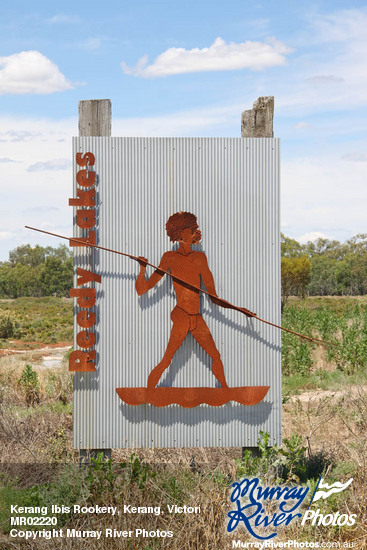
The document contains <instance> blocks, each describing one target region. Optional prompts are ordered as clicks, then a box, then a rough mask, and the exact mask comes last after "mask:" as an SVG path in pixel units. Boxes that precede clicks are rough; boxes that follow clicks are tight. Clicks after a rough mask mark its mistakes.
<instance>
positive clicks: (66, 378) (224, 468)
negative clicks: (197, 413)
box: [0, 298, 367, 550]
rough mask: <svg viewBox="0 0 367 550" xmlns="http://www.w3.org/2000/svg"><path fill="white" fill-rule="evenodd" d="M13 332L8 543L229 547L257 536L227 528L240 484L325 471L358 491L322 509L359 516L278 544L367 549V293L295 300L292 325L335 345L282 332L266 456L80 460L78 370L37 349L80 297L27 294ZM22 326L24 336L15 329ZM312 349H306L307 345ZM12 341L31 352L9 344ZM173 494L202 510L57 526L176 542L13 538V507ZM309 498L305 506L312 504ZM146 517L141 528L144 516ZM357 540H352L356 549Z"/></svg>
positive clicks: (4, 436)
mask: <svg viewBox="0 0 367 550" xmlns="http://www.w3.org/2000/svg"><path fill="white" fill-rule="evenodd" d="M0 306H1V309H0V312H1V313H0V315H1V316H2V318H4V317H5V318H6V317H7V316H9V318H11V320H12V323H13V329H14V331H15V332H14V333H13V336H11V337H9V338H3V339H2V340H1V345H2V350H1V349H0V351H3V352H4V353H3V355H2V356H0V549H1V550H10V549H13V548H19V549H27V550H43V549H44V550H46V549H47V550H48V549H51V548H52V549H59V548H60V549H69V548H73V549H74V548H75V549H78V550H79V549H84V548H90V547H91V545H92V544H93V548H96V549H98V550H99V549H102V548H103V549H104V548H106V549H110V548H111V549H112V548H128V549H130V548H131V549H135V548H137V549H142V550H148V549H149V550H150V549H151V548H152V549H154V548H158V549H159V548H167V549H169V550H178V549H183V550H186V549H187V550H189V549H198V550H199V549H211V550H222V549H226V548H228V549H229V548H231V547H232V546H231V541H232V539H241V540H242V541H246V540H247V541H252V540H253V539H251V537H249V535H248V533H247V531H246V530H245V529H242V530H241V528H238V530H237V531H236V533H235V534H231V535H229V534H227V533H226V529H225V526H226V515H227V513H228V510H229V509H231V508H230V503H229V492H230V491H229V488H230V485H231V482H233V481H234V480H236V479H241V478H243V477H245V476H259V477H260V478H261V479H262V480H263V484H272V483H273V484H274V483H284V482H287V483H288V484H293V485H294V484H298V483H301V484H302V485H303V486H304V487H306V486H308V487H309V488H310V491H312V490H313V489H314V488H315V486H316V483H317V480H318V478H319V476H320V475H323V476H324V477H326V478H327V481H328V483H332V482H334V481H346V480H348V479H349V478H350V477H353V478H354V481H353V484H352V486H351V488H350V489H348V490H346V491H345V492H343V493H340V494H338V495H334V496H333V497H331V498H329V499H327V500H326V501H322V502H320V509H322V513H324V514H331V513H335V512H336V511H339V513H340V514H344V513H345V514H357V518H358V520H357V522H356V524H355V525H354V526H353V527H343V528H340V527H338V526H332V525H331V526H330V525H329V526H322V525H321V526H314V527H310V526H309V527H306V526H305V527H301V525H300V523H299V522H293V523H291V525H290V526H288V527H284V528H282V529H281V530H280V531H279V535H278V537H277V541H279V540H283V541H287V540H289V539H295V540H299V541H306V540H309V541H320V542H321V541H322V542H325V541H326V542H327V541H339V542H340V543H343V544H344V543H346V542H348V543H352V542H354V546H353V548H355V549H360V550H362V549H365V548H366V547H367V510H366V505H367V498H366V497H367V495H366V487H367V391H366V344H367V343H366V340H367V338H366V335H367V334H366V330H367V329H366V317H367V300H365V299H364V298H363V299H359V298H357V299H356V298H322V299H318V298H312V299H307V300H305V301H300V300H290V302H289V304H288V306H287V308H286V310H285V312H284V316H283V324H284V326H289V327H292V328H294V329H295V330H296V331H299V332H304V333H305V334H307V335H310V336H311V335H313V336H315V337H319V338H322V339H325V340H327V341H331V342H333V343H334V344H335V346H331V347H330V346H316V345H310V344H305V343H303V342H302V341H300V340H299V338H296V337H293V336H288V335H285V336H284V338H283V372H284V377H283V385H284V396H283V401H284V403H283V427H282V430H283V441H284V444H283V447H282V448H268V447H267V445H266V434H263V436H262V437H261V439H260V440H259V454H258V456H255V455H252V454H249V453H246V454H245V456H244V457H243V459H241V451H240V449H161V450H135V454H132V451H128V450H114V451H113V454H112V462H107V463H104V462H101V461H100V460H97V461H96V463H95V465H94V468H92V469H91V468H87V467H84V468H79V467H78V465H77V462H78V456H77V453H76V452H75V451H74V450H73V449H72V405H71V403H72V376H71V375H70V374H69V373H68V370H67V359H66V354H67V352H66V350H65V359H64V361H63V363H62V366H61V367H60V368H57V369H46V368H44V367H42V365H41V363H40V362H39V359H37V357H38V356H37V355H36V348H37V346H38V347H41V346H45V345H50V344H57V343H60V342H63V343H71V317H72V303H71V302H70V301H69V300H60V299H56V298H47V299H38V300H37V299H19V300H14V301H11V302H9V301H3V302H1V304H0ZM17 330H18V331H19V333H17V332H16V331H17ZM305 346H307V348H306V347H305ZM5 350H10V351H13V352H19V351H21V350H22V351H23V352H22V353H8V352H6V353H5ZM124 503H128V504H132V505H134V506H143V505H147V504H149V505H155V506H159V505H161V506H162V507H165V506H166V504H167V503H169V504H177V505H179V506H181V505H184V504H187V505H190V506H200V507H201V513H200V514H199V515H195V516H193V515H185V514H173V515H168V514H167V515H166V516H155V515H149V517H143V521H142V519H141V516H139V515H136V516H129V517H126V515H121V516H119V517H117V518H114V519H113V520H111V518H106V517H105V516H103V515H102V516H100V515H92V516H88V519H87V520H86V516H85V515H81V514H78V513H74V512H73V511H71V512H70V513H69V512H68V513H59V514H58V528H61V527H62V528H65V529H66V528H67V527H71V528H75V529H78V528H80V529H83V528H84V529H103V528H106V527H112V528H116V529H119V530H123V529H134V528H135V527H148V526H149V529H150V530H158V529H159V530H166V531H167V530H172V531H173V532H174V537H173V538H172V539H168V538H162V537H159V536H157V537H156V538H152V539H146V540H144V539H143V538H142V539H135V538H134V539H132V540H128V539H125V540H124V541H120V540H118V539H117V540H116V539H110V540H109V539H103V540H100V541H92V542H91V541H90V540H88V539H86V540H79V539H62V540H58V539H56V538H55V539H53V540H52V541H50V540H45V539H38V540H37V541H36V542H31V541H28V542H27V541H24V540H21V539H11V537H10V536H9V529H10V525H9V506H10V504H20V505H23V506H30V505H38V506H43V505H44V506H51V505H52V504H59V505H60V504H64V505H65V506H72V505H73V504H83V505H87V506H92V505H96V504H100V505H106V504H108V505H111V506H113V505H116V506H119V507H122V506H123V504H124ZM306 507H307V506H306ZM143 523H144V525H143ZM349 547H352V546H349Z"/></svg>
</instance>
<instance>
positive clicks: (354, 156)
mask: <svg viewBox="0 0 367 550" xmlns="http://www.w3.org/2000/svg"><path fill="white" fill-rule="evenodd" d="M342 159H343V160H348V161H350V162H367V153H349V154H347V155H343V156H342Z"/></svg>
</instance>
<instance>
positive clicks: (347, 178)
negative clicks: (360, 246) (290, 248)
mask: <svg viewBox="0 0 367 550" xmlns="http://www.w3.org/2000/svg"><path fill="white" fill-rule="evenodd" d="M366 177H367V169H366V164H365V163H363V162H359V163H356V164H355V165H354V167H353V174H352V175H351V171H350V166H349V163H347V162H345V161H343V160H342V159H341V158H340V157H338V154H337V153H335V154H326V153H325V154H324V155H323V154H320V155H319V156H316V155H315V154H313V155H309V156H307V157H300V158H294V159H292V160H285V161H283V163H282V222H283V223H285V224H287V235H289V236H291V237H294V238H297V237H298V236H299V235H301V236H302V235H307V234H308V233H321V234H323V235H328V236H329V237H330V238H333V239H337V240H340V241H344V240H346V239H347V238H349V237H351V236H352V235H356V234H357V233H363V231H364V229H363V228H364V227H365V225H366V223H365V219H366V214H365V208H364V205H365V204H366V201H367V187H366V184H365V182H366Z"/></svg>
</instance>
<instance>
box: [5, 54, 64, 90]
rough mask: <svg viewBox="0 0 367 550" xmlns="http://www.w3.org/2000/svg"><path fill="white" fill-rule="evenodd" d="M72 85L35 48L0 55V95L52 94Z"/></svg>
mask: <svg viewBox="0 0 367 550" xmlns="http://www.w3.org/2000/svg"><path fill="white" fill-rule="evenodd" d="M71 88H73V85H72V84H71V82H70V81H69V80H67V79H66V78H65V76H64V75H63V74H62V73H61V72H60V71H59V69H58V67H57V66H56V65H55V64H54V63H52V61H50V60H49V59H48V58H47V57H45V56H44V55H42V54H41V53H40V52H37V51H35V50H30V51H25V52H20V53H16V54H13V55H9V56H8V57H0V95H4V94H52V93H54V92H62V91H65V90H70V89H71Z"/></svg>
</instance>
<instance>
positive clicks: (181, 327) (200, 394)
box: [117, 212, 269, 407]
mask: <svg viewBox="0 0 367 550" xmlns="http://www.w3.org/2000/svg"><path fill="white" fill-rule="evenodd" d="M166 231H167V234H168V236H169V238H170V240H171V241H172V242H178V243H179V247H178V248H177V249H176V250H172V251H169V252H166V253H165V254H163V256H162V259H161V261H160V264H159V267H158V269H156V270H155V271H154V273H153V274H152V275H151V277H149V279H145V269H146V265H147V263H148V260H147V259H146V258H143V257H139V258H138V261H139V264H140V272H139V275H138V278H137V280H136V284H135V288H136V291H137V293H138V295H139V296H141V295H142V294H144V293H145V292H148V290H150V289H151V288H153V287H154V286H155V285H156V284H157V283H158V282H159V281H160V279H161V278H162V277H163V275H164V274H165V273H166V272H167V271H169V272H170V275H171V277H172V280H173V287H174V289H175V293H176V298H177V305H176V306H175V307H174V309H173V310H172V312H171V320H172V323H173V324H172V328H171V334H170V337H169V341H168V345H167V349H166V351H165V353H164V355H163V357H162V359H161V361H160V362H159V363H158V365H156V366H155V367H154V368H153V370H152V372H151V373H150V374H149V376H148V384H147V388H146V389H145V388H118V389H117V393H118V395H119V396H120V397H121V399H123V401H125V402H126V403H131V404H139V403H151V404H152V405H155V406H157V407H164V406H166V405H169V404H172V403H178V404H180V405H181V406H183V407H196V406H197V405H199V404H201V403H208V404H209V405H212V406H216V407H217V406H221V405H223V404H224V403H227V402H228V401H231V400H235V401H238V400H240V401H239V402H243V404H250V405H251V404H255V403H258V402H259V401H261V400H262V399H263V397H264V396H265V395H266V393H267V391H268V389H269V388H268V386H265V387H261V386H258V387H254V388H228V384H227V381H226V377H225V373H224V367H223V363H222V360H221V356H220V353H219V351H218V349H217V347H216V345H215V342H214V339H213V337H212V335H211V333H210V330H209V328H208V326H207V324H206V323H205V321H204V319H203V317H202V316H201V313H200V284H201V281H202V282H203V283H204V285H205V287H206V290H207V292H208V294H209V296H210V298H211V300H212V302H214V303H215V304H217V305H221V306H222V307H229V306H230V304H228V305H227V302H225V301H224V300H221V299H220V298H219V297H218V296H217V293H216V290H215V284H214V278H213V275H212V272H211V271H210V269H209V266H208V261H207V257H206V255H205V254H204V252H200V251H197V250H193V249H192V248H191V247H192V245H194V244H197V243H198V242H199V241H200V239H201V232H200V230H199V226H198V224H197V219H196V216H195V215H194V214H191V213H190V212H177V213H176V214H173V215H172V216H171V217H170V218H169V219H168V221H167V223H166ZM183 281H185V282H183ZM246 311H247V312H248V314H249V315H250V316H254V315H255V314H253V313H252V312H250V311H249V310H246ZM244 313H245V311H244ZM189 332H191V334H192V335H193V337H194V338H195V340H196V341H197V342H198V344H199V345H200V346H201V347H202V348H203V349H204V351H206V353H207V354H208V355H209V356H210V357H211V359H212V371H213V374H214V376H215V377H216V378H217V380H218V382H219V383H220V385H221V388H161V387H160V388H156V386H157V384H158V382H159V380H160V378H161V376H162V374H163V373H164V371H165V370H166V369H167V368H168V367H169V365H170V363H171V361H172V358H173V356H174V354H175V353H176V351H177V350H178V349H179V347H180V346H181V345H182V343H183V341H184V340H185V338H186V336H187V334H188V333H189ZM240 390H241V391H240Z"/></svg>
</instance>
